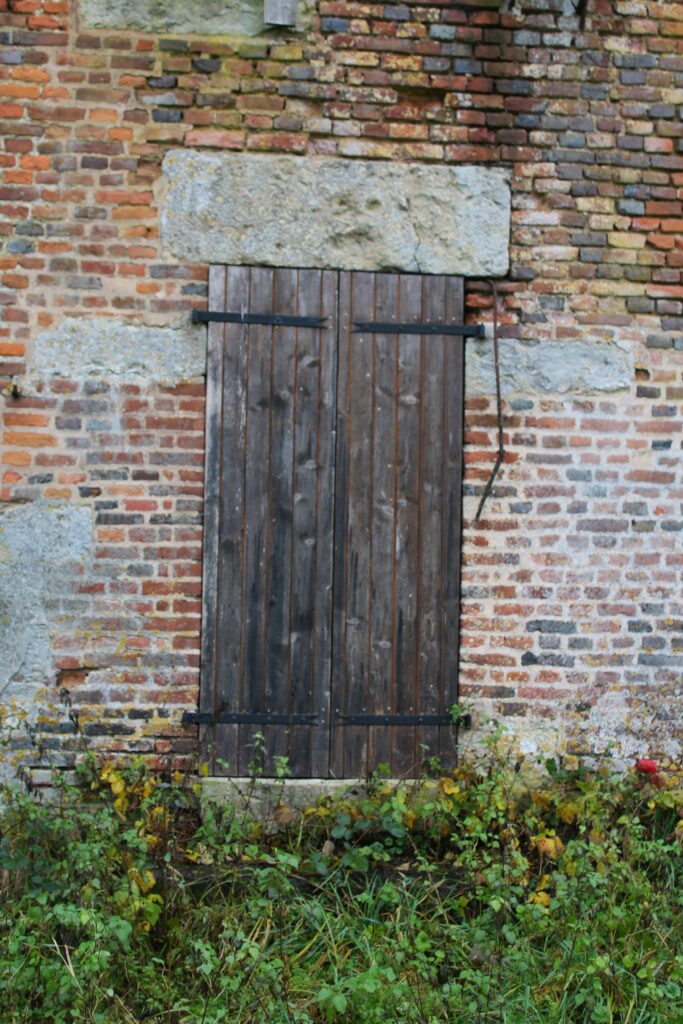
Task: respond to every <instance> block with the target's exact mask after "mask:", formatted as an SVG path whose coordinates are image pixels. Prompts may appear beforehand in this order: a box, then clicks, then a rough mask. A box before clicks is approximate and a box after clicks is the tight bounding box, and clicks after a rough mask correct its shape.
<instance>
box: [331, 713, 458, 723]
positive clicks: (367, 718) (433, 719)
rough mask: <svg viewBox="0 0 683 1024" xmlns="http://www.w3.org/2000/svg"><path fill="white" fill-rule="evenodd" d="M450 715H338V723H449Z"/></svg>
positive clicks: (450, 721) (450, 720)
mask: <svg viewBox="0 0 683 1024" xmlns="http://www.w3.org/2000/svg"><path fill="white" fill-rule="evenodd" d="M452 721H453V719H452V718H451V716H450V715H340V716H339V718H338V719H337V723H338V724H339V725H450V724H451V723H452Z"/></svg>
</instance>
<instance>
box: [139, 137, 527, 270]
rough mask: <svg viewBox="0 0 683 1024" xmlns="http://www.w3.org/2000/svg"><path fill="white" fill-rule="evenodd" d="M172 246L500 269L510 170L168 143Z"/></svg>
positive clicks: (298, 258)
mask: <svg viewBox="0 0 683 1024" xmlns="http://www.w3.org/2000/svg"><path fill="white" fill-rule="evenodd" d="M157 201H158V203H159V205H160V215H161V236H162V244H163V246H164V250H165V254H166V255H167V256H169V257H175V258H177V259H179V260H182V261H188V262H193V263H228V264H231V263H232V264H263V265H266V266H275V267H319V268H338V269H342V270H371V271H403V272H413V273H424V274H459V275H462V276H465V277H470V276H487V277H488V276H502V275H504V274H506V273H507V270H508V243H509V234H510V187H509V184H508V175H507V172H506V171H505V170H501V169H492V168H484V167H444V166H435V165H430V164H417V163H394V162H389V161H382V160H343V159H338V158H330V157H295V156H289V155H287V156H276V155H273V156H270V155H265V154H251V153H209V152H197V151H192V150H172V151H171V152H170V153H168V154H167V156H166V158H165V160H164V173H163V179H162V185H161V186H160V187H159V189H158V195H157Z"/></svg>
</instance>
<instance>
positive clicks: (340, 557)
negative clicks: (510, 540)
mask: <svg viewBox="0 0 683 1024" xmlns="http://www.w3.org/2000/svg"><path fill="white" fill-rule="evenodd" d="M462 314H463V288H462V279H459V278H445V277H419V276H417V275H407V274H406V275H397V274H363V273H353V274H351V273H345V274H342V275H341V282H340V324H339V369H338V386H337V402H338V405H337V477H336V479H337V489H336V503H335V504H336V527H335V581H334V654H333V659H332V707H333V709H334V711H333V718H332V724H333V742H332V758H331V769H332V772H333V774H334V775H336V776H338V777H349V776H353V775H357V774H358V773H360V774H364V773H365V772H366V771H372V770H374V769H375V768H376V767H377V765H379V764H386V765H388V766H389V769H390V771H391V773H392V774H393V775H404V774H408V775H411V774H419V771H420V765H421V762H422V761H423V760H424V757H425V755H437V756H441V757H442V758H448V757H449V756H450V755H451V754H452V752H453V746H452V741H451V730H450V727H449V725H448V724H444V720H446V722H447V719H448V709H449V707H450V705H451V704H453V703H455V701H456V699H457V675H458V632H459V595H460V524H461V473H462V470H461V466H462V422H463V417H462V396H463V354H464V348H463V339H462V338H461V337H459V336H455V337H454V336H453V335H446V334H438V335H420V334H415V333H392V332H391V330H390V329H389V325H391V324H397V325H401V327H402V330H408V329H409V328H410V327H411V326H412V325H414V324H416V323H419V324H435V323H440V324H445V325H449V326H450V325H452V324H453V323H462V319H463V316H462ZM367 321H373V322H374V324H375V326H374V327H373V325H372V324H367V325H366V328H365V329H362V328H361V327H359V325H363V324H364V323H365V322H367ZM384 325H386V326H384ZM368 328H371V329H368ZM380 328H381V330H380Z"/></svg>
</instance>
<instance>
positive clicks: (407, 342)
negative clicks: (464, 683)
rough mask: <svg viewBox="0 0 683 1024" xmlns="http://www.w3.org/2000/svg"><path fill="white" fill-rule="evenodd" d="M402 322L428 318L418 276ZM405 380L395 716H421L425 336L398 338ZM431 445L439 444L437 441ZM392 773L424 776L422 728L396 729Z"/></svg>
mask: <svg viewBox="0 0 683 1024" xmlns="http://www.w3.org/2000/svg"><path fill="white" fill-rule="evenodd" d="M399 280H400V308H401V320H403V321H407V322H411V321H421V320H422V319H423V308H422V290H423V281H424V279H423V278H421V277H417V276H415V275H408V274H402V275H401V276H400V279H399ZM398 344H399V351H400V360H399V367H400V379H399V381H398V384H397V391H398V395H397V410H396V417H397V434H398V437H397V449H396V461H397V518H396V571H395V581H394V602H395V608H394V623H395V624H394V634H395V640H394V643H395V651H396V655H395V683H394V693H395V705H394V706H395V709H396V710H395V713H396V714H399V715H410V714H415V713H416V712H417V709H418V706H419V698H418V693H417V689H418V685H419V679H418V658H417V582H418V572H419V569H418V517H417V511H418V509H417V506H418V479H419V471H420V405H421V403H422V401H423V396H422V395H421V394H420V337H419V336H418V335H414V334H402V335H400V336H399V338H398ZM431 443H436V444H438V440H437V438H434V439H433V440H432V441H431ZM392 734H393V735H392V740H393V744H392V751H393V756H392V770H393V773H394V774H395V775H396V776H402V775H414V774H416V772H417V773H419V753H418V750H417V745H416V740H417V729H416V728H415V727H414V726H410V727H408V726H399V727H396V728H394V729H392Z"/></svg>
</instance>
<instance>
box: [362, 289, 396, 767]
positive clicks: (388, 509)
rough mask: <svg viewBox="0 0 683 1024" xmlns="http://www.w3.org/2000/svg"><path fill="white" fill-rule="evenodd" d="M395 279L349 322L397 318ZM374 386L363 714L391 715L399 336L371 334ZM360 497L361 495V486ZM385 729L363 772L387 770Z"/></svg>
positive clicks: (372, 741) (372, 735)
mask: <svg viewBox="0 0 683 1024" xmlns="http://www.w3.org/2000/svg"><path fill="white" fill-rule="evenodd" d="M398 280H399V279H398V276H397V275H396V274H377V275H376V277H375V301H374V308H373V309H372V310H361V309H357V310H354V318H356V319H358V318H360V319H373V320H378V321H380V322H393V321H395V320H396V318H397V317H398V315H399V294H398ZM371 344H372V347H373V372H374V386H373V392H372V396H371V399H372V401H373V402H374V409H373V415H372V438H371V442H372V473H373V475H372V489H371V494H372V503H371V507H370V508H369V510H368V511H369V514H370V521H371V528H370V535H369V543H370V565H369V572H370V608H369V637H370V644H369V653H370V665H369V672H368V693H367V701H366V704H367V710H368V712H369V713H370V714H391V713H393V711H394V708H395V702H396V683H397V679H396V628H395V611H396V574H395V568H396V501H397V479H396V456H397V445H398V437H397V428H398V407H397V399H398V394H397V389H398V382H399V376H400V374H399V365H398V352H399V337H398V335H396V334H375V335H373V336H371ZM360 493H361V495H362V494H365V493H367V490H366V488H365V486H363V485H361V492H360ZM394 731H395V730H390V729H388V728H387V727H386V726H382V725H380V726H377V725H375V726H371V727H370V728H369V729H368V765H367V768H368V770H369V771H375V770H376V769H377V767H378V765H380V764H386V765H388V766H389V767H391V733H392V732H394Z"/></svg>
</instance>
